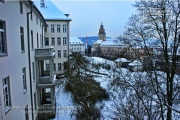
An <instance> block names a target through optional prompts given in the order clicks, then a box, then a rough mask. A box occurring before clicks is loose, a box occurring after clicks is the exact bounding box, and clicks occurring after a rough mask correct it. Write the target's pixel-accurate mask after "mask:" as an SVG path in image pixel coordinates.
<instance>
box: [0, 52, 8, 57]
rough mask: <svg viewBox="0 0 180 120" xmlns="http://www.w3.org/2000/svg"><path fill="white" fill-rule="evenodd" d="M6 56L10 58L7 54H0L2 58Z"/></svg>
mask: <svg viewBox="0 0 180 120" xmlns="http://www.w3.org/2000/svg"><path fill="white" fill-rule="evenodd" d="M5 56H8V54H7V53H0V57H5Z"/></svg>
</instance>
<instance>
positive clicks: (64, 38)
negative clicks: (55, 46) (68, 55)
mask: <svg viewBox="0 0 180 120" xmlns="http://www.w3.org/2000/svg"><path fill="white" fill-rule="evenodd" d="M63 45H66V37H63Z"/></svg>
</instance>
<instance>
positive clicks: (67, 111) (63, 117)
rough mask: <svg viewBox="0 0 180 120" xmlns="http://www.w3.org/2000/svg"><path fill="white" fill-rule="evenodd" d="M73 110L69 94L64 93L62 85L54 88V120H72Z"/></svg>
mask: <svg viewBox="0 0 180 120" xmlns="http://www.w3.org/2000/svg"><path fill="white" fill-rule="evenodd" d="M73 109H75V106H74V105H73V101H72V99H71V94H70V93H67V92H64V83H62V84H61V85H59V86H58V87H56V118H55V119H54V120H74V119H75V118H73V117H71V113H72V111H73Z"/></svg>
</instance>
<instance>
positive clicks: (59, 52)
mask: <svg viewBox="0 0 180 120" xmlns="http://www.w3.org/2000/svg"><path fill="white" fill-rule="evenodd" d="M58 58H61V50H58Z"/></svg>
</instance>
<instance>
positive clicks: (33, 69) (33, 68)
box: [32, 62, 35, 81]
mask: <svg viewBox="0 0 180 120" xmlns="http://www.w3.org/2000/svg"><path fill="white" fill-rule="evenodd" d="M32 71H33V72H32V73H33V81H34V80H35V67H34V62H32Z"/></svg>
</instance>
